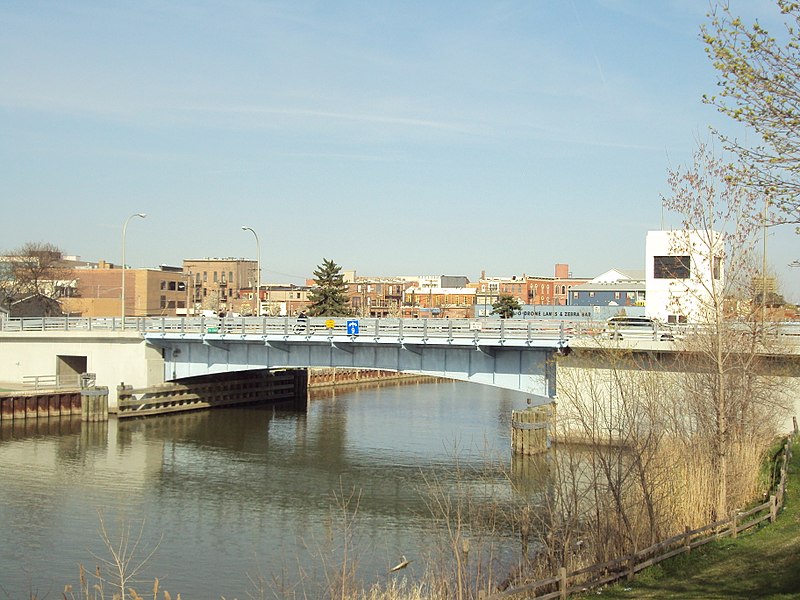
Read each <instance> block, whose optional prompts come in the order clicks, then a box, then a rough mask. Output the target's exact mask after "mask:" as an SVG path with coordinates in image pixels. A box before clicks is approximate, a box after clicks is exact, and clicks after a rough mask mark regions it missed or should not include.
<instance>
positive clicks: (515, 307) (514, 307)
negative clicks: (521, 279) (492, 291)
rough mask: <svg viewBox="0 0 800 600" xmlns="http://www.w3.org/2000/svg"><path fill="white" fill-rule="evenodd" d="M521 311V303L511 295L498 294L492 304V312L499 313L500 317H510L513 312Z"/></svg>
mask: <svg viewBox="0 0 800 600" xmlns="http://www.w3.org/2000/svg"><path fill="white" fill-rule="evenodd" d="M520 311H522V305H521V304H520V303H519V301H518V300H517V299H516V298H514V297H513V296H500V298H499V299H498V300H497V302H494V303H493V304H492V314H493V315H500V318H501V319H510V318H511V317H513V316H514V313H518V312H520Z"/></svg>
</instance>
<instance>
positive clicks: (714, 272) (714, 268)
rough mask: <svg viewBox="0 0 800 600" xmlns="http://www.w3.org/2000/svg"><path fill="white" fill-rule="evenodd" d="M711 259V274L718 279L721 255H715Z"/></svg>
mask: <svg viewBox="0 0 800 600" xmlns="http://www.w3.org/2000/svg"><path fill="white" fill-rule="evenodd" d="M712 260H713V264H712V266H711V275H712V277H713V278H714V279H719V278H720V276H721V275H722V257H721V256H715V257H714V258H713V259H712Z"/></svg>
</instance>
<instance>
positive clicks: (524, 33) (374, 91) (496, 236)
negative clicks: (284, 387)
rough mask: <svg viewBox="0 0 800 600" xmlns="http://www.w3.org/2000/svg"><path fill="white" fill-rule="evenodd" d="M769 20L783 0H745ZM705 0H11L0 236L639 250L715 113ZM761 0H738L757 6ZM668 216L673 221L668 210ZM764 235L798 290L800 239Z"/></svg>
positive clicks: (195, 250) (326, 253)
mask: <svg viewBox="0 0 800 600" xmlns="http://www.w3.org/2000/svg"><path fill="white" fill-rule="evenodd" d="M734 4H735V5H736V4H738V5H740V6H739V8H738V10H739V12H740V14H743V15H744V16H746V17H751V18H752V17H753V16H761V17H762V19H761V20H762V22H764V23H765V24H767V25H774V23H775V22H776V21H775V19H776V16H775V10H774V8H773V3H772V2H771V1H770V0H747V1H745V0H737V2H735V3H734ZM707 9H708V5H707V4H706V3H705V2H703V1H698V0H672V1H669V0H665V1H662V2H642V1H641V0H597V1H592V0H560V1H555V0H553V1H550V0H548V1H544V0H520V1H500V2H470V1H462V0H459V1H438V0H437V1H434V2H430V1H427V0H426V1H421V0H420V1H414V0H412V1H403V2H383V1H373V0H365V1H363V2H353V1H337V2H327V1H316V2H312V1H309V2H302V1H286V2H267V1H256V0H231V1H226V2H202V1H197V2H189V1H181V2H178V1H176V2H162V1H161V0H141V1H137V2H100V1H97V2H86V1H81V0H70V1H69V2H61V1H53V2H37V1H28V0H26V1H20V2H17V1H11V0H6V1H5V2H3V3H2V4H0V28H1V29H2V32H3V33H2V35H0V132H1V133H0V164H1V165H2V166H1V167H0V198H2V220H3V224H4V227H3V228H2V243H0V250H10V249H12V248H15V247H18V246H19V245H21V244H23V243H25V242H27V241H36V242H52V243H54V244H56V245H58V246H59V247H61V248H62V249H63V250H64V251H65V252H66V253H68V254H77V255H80V256H81V257H82V258H83V259H85V260H99V259H105V260H109V261H112V262H119V260H120V254H121V237H122V235H121V233H122V225H123V222H124V221H125V219H126V218H127V216H128V215H130V214H131V213H134V212H146V213H147V215H148V216H147V218H146V219H144V220H141V219H135V220H133V221H131V223H130V225H129V227H128V233H127V244H126V259H127V262H128V263H129V264H131V265H132V266H135V267H142V266H147V267H149V266H157V265H159V264H170V265H178V264H180V263H181V261H182V259H184V258H202V257H228V256H233V257H246V258H255V254H256V251H255V240H254V238H253V236H252V234H251V233H250V232H246V231H242V230H241V226H242V225H248V226H250V227H253V228H254V229H255V230H256V231H257V232H258V234H259V237H260V241H261V254H262V263H263V270H264V280H266V281H270V282H277V281H284V282H298V281H302V279H304V278H305V277H307V276H310V275H311V272H312V271H313V269H314V268H315V267H316V265H318V264H319V263H320V262H321V261H322V259H323V257H324V258H329V259H332V260H334V261H336V262H337V263H338V264H339V265H341V266H342V267H343V268H345V269H355V270H357V272H358V273H359V274H360V275H419V274H449V275H466V276H468V277H470V278H471V279H473V280H474V279H476V278H477V277H478V276H479V274H480V272H481V270H482V269H485V270H486V272H487V274H489V275H511V274H522V273H527V274H529V275H534V274H535V275H551V274H552V273H553V265H554V264H555V263H557V262H565V263H569V264H570V266H571V269H572V271H573V273H574V274H575V275H579V276H595V275H597V274H599V273H602V272H604V271H606V270H608V269H610V268H614V267H616V268H628V269H643V268H644V244H645V235H646V232H647V230H648V229H658V228H660V226H661V224H662V212H661V202H660V194H662V193H665V192H666V191H667V187H666V181H667V175H668V169H669V168H670V167H675V166H677V165H679V164H682V163H685V162H686V161H687V160H688V159H689V157H690V155H691V152H692V150H693V149H694V147H695V142H696V140H698V139H700V140H704V141H709V140H711V138H710V134H709V132H708V125H709V124H717V125H721V126H722V127H724V128H729V127H731V124H730V123H728V122H727V121H726V120H724V118H723V117H722V116H720V115H718V114H717V113H716V112H715V111H714V109H712V108H711V107H708V106H705V105H703V104H702V102H701V96H702V94H703V93H713V92H714V89H715V82H716V74H715V72H714V71H713V69H712V67H711V65H710V63H709V61H708V59H707V57H706V56H705V53H704V51H703V45H702V43H701V42H700V40H699V37H698V36H699V26H700V24H701V23H702V22H704V20H705V12H706V11H707ZM742 11H744V12H742ZM664 219H665V220H664V222H665V223H666V225H668V226H669V225H676V224H677V221H675V220H674V219H672V220H670V217H669V215H667V216H666V217H664ZM768 239H769V243H768V256H769V262H770V263H771V265H772V267H773V269H774V270H775V272H776V273H777V274H778V275H779V277H780V279H781V285H782V290H783V291H784V293H786V295H787V296H788V297H790V298H792V299H794V300H795V301H800V269H794V270H792V269H790V268H788V267H787V265H788V263H790V262H791V261H792V260H794V259H798V258H800V237H799V236H796V235H794V233H793V228H792V227H790V226H786V227H781V228H775V229H773V230H772V232H771V236H770V237H769V238H768Z"/></svg>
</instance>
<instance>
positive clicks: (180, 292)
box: [61, 261, 190, 317]
mask: <svg viewBox="0 0 800 600" xmlns="http://www.w3.org/2000/svg"><path fill="white" fill-rule="evenodd" d="M123 272H124V274H125V315H126V316H129V317H145V316H177V315H185V314H186V307H187V306H188V304H189V300H190V298H189V294H188V286H187V283H188V280H187V277H186V275H184V273H183V272H182V271H181V269H180V267H161V268H159V269H125V270H124V271H123V269H120V268H119V265H114V264H112V263H107V262H104V261H100V262H99V263H98V264H97V265H91V266H86V267H80V268H75V269H71V270H70V277H71V278H72V279H73V280H74V282H75V287H74V292H73V294H72V295H71V296H70V297H66V298H62V299H61V304H62V307H63V311H64V313H65V314H68V315H70V316H83V317H117V316H121V315H122V302H121V300H122V298H121V296H122V276H123Z"/></svg>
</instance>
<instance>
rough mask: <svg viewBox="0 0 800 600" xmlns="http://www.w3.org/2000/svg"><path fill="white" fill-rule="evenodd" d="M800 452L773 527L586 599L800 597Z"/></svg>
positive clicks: (667, 563)
mask: <svg viewBox="0 0 800 600" xmlns="http://www.w3.org/2000/svg"><path fill="white" fill-rule="evenodd" d="M798 474H800V452H798V451H797V450H795V452H794V453H793V457H792V459H791V461H790V463H789V477H788V480H787V488H786V500H785V504H784V508H783V510H782V511H781V512H780V513H779V515H778V518H777V520H776V521H775V523H773V524H770V525H768V526H764V527H761V528H759V529H757V530H755V531H753V532H752V533H746V534H740V536H739V537H737V538H736V539H731V538H725V539H722V540H719V541H717V542H714V543H712V544H707V545H706V546H703V547H702V548H699V549H697V550H693V551H692V553H691V554H689V555H681V556H678V557H676V558H674V559H671V560H668V561H665V562H663V563H661V564H660V565H658V566H656V567H652V568H650V569H648V570H646V571H643V572H642V573H641V574H639V575H637V577H636V579H635V580H634V581H632V582H627V583H625V584H619V585H615V586H612V587H609V588H607V589H604V590H602V591H601V592H597V591H595V592H591V593H589V594H586V595H585V597H587V598H588V597H589V596H591V597H597V596H598V595H599V596H602V597H603V598H613V599H618V598H619V599H622V598H624V599H629V598H637V599H639V598H652V599H658V600H661V599H666V598H688V599H697V600H700V599H703V600H707V599H716V598H720V599H721V598H726V599H731V598H733V599H736V598H741V599H745V598H747V599H750V598H775V599H777V598H781V599H786V598H800V480H798Z"/></svg>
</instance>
